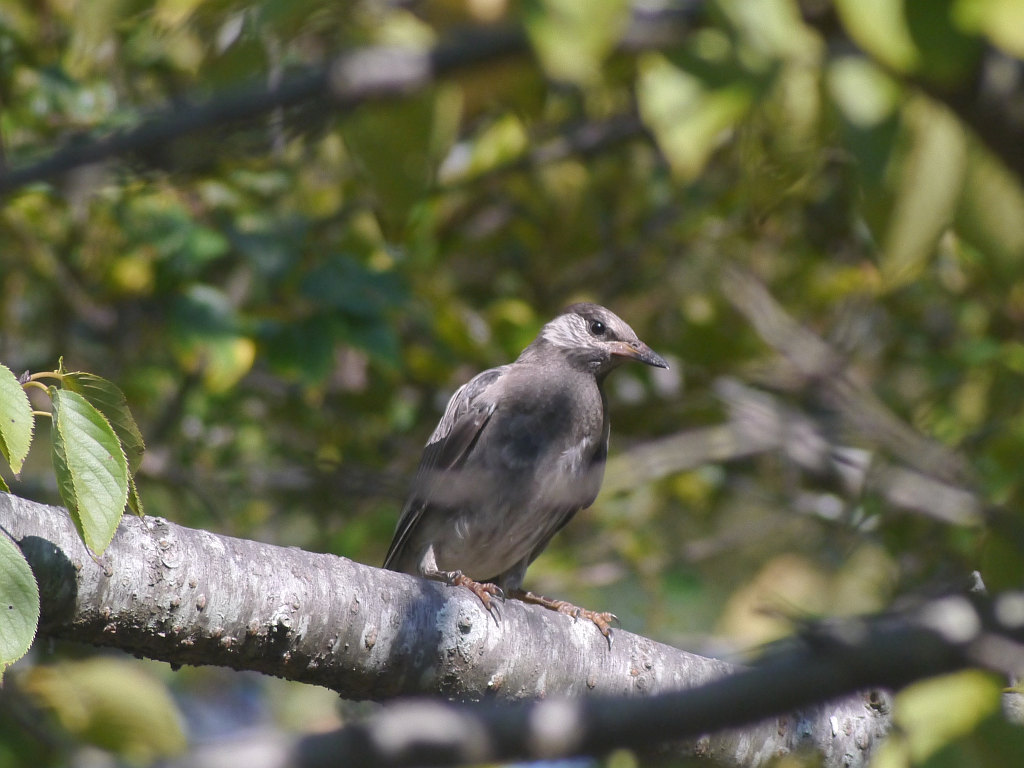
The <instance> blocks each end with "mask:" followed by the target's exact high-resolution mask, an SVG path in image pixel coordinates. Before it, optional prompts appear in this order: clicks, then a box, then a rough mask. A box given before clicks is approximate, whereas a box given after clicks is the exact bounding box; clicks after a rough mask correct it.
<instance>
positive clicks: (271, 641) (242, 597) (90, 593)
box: [0, 494, 888, 766]
mask: <svg viewBox="0 0 1024 768" xmlns="http://www.w3.org/2000/svg"><path fill="white" fill-rule="evenodd" d="M0 526H2V527H3V529H4V530H6V531H7V532H8V533H9V534H10V535H11V536H13V538H14V539H15V540H16V541H18V542H19V544H20V545H21V548H22V551H23V552H24V553H25V555H26V557H27V558H28V560H29V562H30V564H31V565H32V568H33V571H34V572H35V574H36V578H37V580H38V582H39V586H40V595H41V600H42V607H43V618H42V622H41V630H40V631H41V633H42V634H43V635H48V636H53V637H61V638H66V639H69V640H75V641H78V642H84V643H91V644H94V645H100V646H107V647H114V648H119V649H121V650H123V651H126V652H129V653H133V654H136V655H141V656H145V657H148V658H152V659H158V660H163V661H168V662H171V663H172V664H215V665H219V666H226V667H230V668H233V669H247V670H256V671H260V672H264V673H267V674H271V675H276V676H279V677H284V678H287V679H290V680H298V681H302V682H306V683H313V684H316V685H322V686H326V687H329V688H332V689H334V690H336V691H338V692H339V693H340V694H342V695H343V696H345V697H347V698H355V699H377V700H380V699H389V698H393V697H396V696H400V695H412V694H422V693H427V692H429V693H441V694H443V695H445V696H447V697H449V698H453V699H459V700H464V701H469V700H480V699H488V700H492V701H494V700H498V699H504V700H511V701H522V700H532V699H545V698H551V697H555V696H570V697H584V698H595V699H596V698H601V697H626V698H638V697H640V698H642V697H647V696H650V695H652V694H658V693H665V692H669V691H679V690H681V689H685V688H692V687H695V686H700V685H704V684H706V683H708V682H710V681H713V680H717V679H720V678H723V677H727V676H729V675H730V674H731V673H734V672H735V671H736V668H735V667H733V666H731V665H729V664H726V663H725V662H722V661H718V660H715V659H708V658H704V657H701V656H697V655H694V654H691V653H687V652H685V651H680V650H678V649H675V648H671V647H669V646H666V645H662V644H660V643H657V642H654V641H652V640H649V639H647V638H644V637H639V636H637V635H633V634H631V633H629V632H624V631H617V632H616V633H615V642H614V645H613V646H612V648H609V647H608V645H607V643H606V642H605V640H604V638H603V637H602V636H601V634H600V633H599V632H597V631H596V629H595V628H594V627H593V626H592V625H591V624H590V623H589V622H584V621H574V620H572V619H571V618H569V617H567V616H564V615H561V614H556V613H553V612H551V611H548V610H545V609H543V608H540V607H537V606H526V605H523V604H521V603H518V602H516V601H508V602H506V603H505V604H504V605H503V606H502V608H501V611H502V614H501V620H500V623H498V622H495V621H494V620H493V619H492V618H490V617H489V616H488V615H487V613H486V612H485V611H484V609H483V608H482V606H481V605H480V602H479V600H477V598H476V597H475V596H473V595H472V594H470V593H469V592H468V591H467V590H461V589H452V588H449V587H446V586H444V585H441V584H437V583H433V582H427V581H424V580H422V579H416V578H413V577H411V576H405V575H402V574H396V573H391V572H389V571H383V570H380V569H377V568H371V567H369V566H366V565H361V564H359V563H354V562H352V561H351V560H347V559H345V558H340V557H334V556H332V555H325V554H315V553H311V552H304V551H302V550H299V549H296V548H285V547H277V546H272V545H268V544H261V543H259V542H254V541H247V540H243V539H235V538H231V537H227V536H218V535H216V534H213V533H210V532H207V531H200V530H193V529H190V528H185V527H183V526H178V525H174V524H173V523H169V522H167V521H166V520H163V519H161V518H137V517H126V518H125V519H124V520H123V522H122V524H121V527H120V528H119V530H118V532H117V535H116V536H115V537H114V541H113V542H112V543H111V545H110V547H109V548H108V550H107V551H106V553H104V555H103V556H102V557H101V558H99V559H93V558H92V557H91V556H90V555H89V554H88V552H87V551H86V550H85V547H84V546H83V544H82V542H81V540H80V539H79V537H78V534H77V532H76V531H75V529H74V526H73V525H72V523H71V520H70V519H69V517H68V515H67V513H66V512H65V511H64V510H62V509H59V508H56V507H48V506H45V505H42V504H36V503H34V502H30V501H26V500H24V499H21V498H18V497H17V496H13V495H9V494H0ZM555 649H557V652H555ZM786 674H789V672H787V673H786ZM729 679H732V678H729ZM730 690H732V691H733V692H732V693H727V694H723V693H721V692H719V693H716V694H713V700H717V701H719V703H718V704H717V705H716V708H715V709H714V710H713V711H715V712H717V713H718V714H717V715H715V716H714V717H708V716H707V715H701V716H700V717H697V716H696V715H694V718H692V719H691V718H690V717H689V715H688V716H687V721H686V723H684V724H683V727H684V728H685V729H686V733H687V734H689V735H692V736H698V735H700V734H701V733H702V732H703V731H704V730H705V729H707V730H711V729H722V728H726V727H729V726H734V725H738V724H741V723H746V722H750V721H751V720H752V719H753V718H754V717H755V715H756V713H763V716H764V717H768V716H770V715H772V714H776V713H783V714H784V715H785V716H784V717H782V718H779V719H771V720H765V721H764V722H762V723H760V724H759V725H757V726H756V727H753V728H746V729H744V730H743V731H724V730H719V731H718V732H717V733H715V734H714V735H700V736H699V738H697V739H695V740H692V741H690V742H686V743H683V744H681V745H678V746H677V747H676V749H677V750H678V751H681V752H682V753H683V754H689V755H700V756H705V757H708V756H714V757H715V758H716V760H719V761H725V762H726V763H727V764H730V765H749V764H751V761H752V759H753V756H755V755H770V754H775V753H776V752H778V751H780V750H781V751H789V750H791V749H795V748H798V747H801V746H812V747H815V748H818V749H821V750H823V752H824V753H826V754H827V753H828V752H829V751H830V750H833V749H839V748H841V749H842V750H843V751H850V750H852V752H851V754H852V753H858V754H863V755H864V756H865V760H866V755H867V753H868V752H869V751H870V747H871V745H872V744H873V743H874V740H875V737H876V736H877V735H878V734H879V733H881V732H884V730H885V729H886V728H887V725H888V719H887V715H886V713H885V712H883V711H881V710H877V711H876V710H873V709H872V708H871V707H870V706H866V705H865V699H864V698H863V697H862V696H860V695H855V696H851V697H849V698H847V699H844V700H842V701H840V702H837V703H834V704H832V705H829V706H828V707H820V706H819V707H814V708H811V709H808V710H806V711H804V712H797V713H788V714H785V713H787V711H788V709H789V706H788V705H787V704H781V703H779V702H783V701H784V699H777V700H776V699H775V698H774V692H773V690H772V689H771V688H769V689H765V690H762V691H761V693H760V694H758V692H757V689H756V688H747V687H746V686H744V685H740V686H738V687H736V688H734V689H730ZM826 690H827V691H828V693H827V695H829V696H834V695H835V693H834V692H832V691H831V690H830V689H826ZM847 690H854V689H853V688H848V689H847ZM766 694H767V695H768V698H769V699H770V700H771V701H775V702H776V703H775V704H771V703H766V701H765V700H764V696H765V695H766ZM722 696H724V698H718V697H722ZM751 697H754V698H755V699H758V697H760V698H759V699H758V700H759V701H760V703H759V704H756V705H751V704H750V703H749V702H750V700H751ZM621 700H622V699H621V698H616V699H614V701H621ZM806 700H807V701H810V700H811V698H807V699H806ZM610 701H611V700H610ZM699 701H703V700H699ZM588 706H589V705H588ZM595 706H598V710H595V716H596V717H599V719H598V720H597V721H595V722H599V723H601V722H605V721H606V720H609V719H614V718H613V717H612V716H611V715H607V714H605V715H600V714H599V712H600V711H603V710H601V706H608V707H612V708H614V707H616V706H618V704H614V705H613V704H606V705H595ZM672 706H676V705H675V704H673V705H672ZM680 706H683V705H682V704H680ZM704 706H710V703H709V702H707V701H705V702H704V703H701V704H699V707H698V709H699V708H700V707H704ZM675 711H676V712H677V713H679V712H684V713H689V712H690V709H688V708H685V707H684V708H683V709H677V710H675ZM695 711H696V710H695ZM709 711H711V710H709ZM587 712H588V713H589V712H590V710H589V709H588V710H587ZM486 716H487V717H490V715H486ZM587 716H588V717H589V716H590V715H589V714H588V715H587ZM494 717H498V715H494ZM676 718H677V719H678V714H677V715H676ZM719 718H721V719H719ZM511 722H513V723H515V722H517V721H515V720H514V719H513V721H511ZM698 723H699V724H700V726H699V727H697V725H696V724H698ZM834 723H840V724H841V727H840V733H839V734H834V733H833V731H835V727H834ZM509 727H516V726H514V725H513V726H509ZM589 727H590V726H588V728H589ZM600 730H603V726H602V727H600V728H599V729H598V731H600ZM681 733H682V732H678V733H676V732H673V731H672V730H670V731H666V732H665V733H664V734H661V737H663V738H674V737H678V736H679V735H680V734H681ZM588 738H589V737H588ZM616 738H619V737H616ZM607 743H609V744H610V743H611V742H607ZM624 743H625V742H624ZM630 743H632V742H630ZM858 745H859V746H858ZM565 748H566V749H569V748H573V749H578V748H579V744H578V743H575V742H574V743H571V744H570V743H566V745H565ZM604 748H605V746H601V745H598V746H597V747H588V748H587V749H586V750H584V751H593V749H604ZM545 749H547V747H545ZM758 760H760V758H758ZM758 760H755V761H754V764H757V763H758ZM829 765H833V763H829ZM834 765H836V766H838V765H840V763H834Z"/></svg>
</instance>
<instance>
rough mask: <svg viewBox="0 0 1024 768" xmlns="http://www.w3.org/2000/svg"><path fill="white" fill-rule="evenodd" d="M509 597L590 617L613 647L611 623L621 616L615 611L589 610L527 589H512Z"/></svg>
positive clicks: (581, 617) (570, 614)
mask: <svg viewBox="0 0 1024 768" xmlns="http://www.w3.org/2000/svg"><path fill="white" fill-rule="evenodd" d="M509 597H514V598H515V599H516V600H521V601H522V602H524V603H532V604H533V605H542V606H544V607H545V608H547V609H549V610H552V611H557V612H558V613H564V614H566V615H567V616H572V617H573V618H574V619H590V620H591V621H592V622H594V624H596V625H597V628H598V629H599V630H601V634H602V635H604V636H605V637H606V638H607V639H608V646H609V647H611V644H612V628H611V625H612V624H613V623H614V624H618V623H619V617H618V616H616V615H615V614H614V613H608V612H607V611H601V612H598V611H588V610H587V609H585V608H580V607H579V606H578V605H573V604H572V603H570V602H569V601H568V600H552V599H551V598H550V597H544V596H543V595H535V594H533V592H530V591H528V590H525V589H517V590H514V591H511V592H509Z"/></svg>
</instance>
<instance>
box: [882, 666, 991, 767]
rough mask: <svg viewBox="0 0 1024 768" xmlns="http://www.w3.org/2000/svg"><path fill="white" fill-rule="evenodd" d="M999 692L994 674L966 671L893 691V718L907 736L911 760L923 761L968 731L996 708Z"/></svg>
mask: <svg viewBox="0 0 1024 768" xmlns="http://www.w3.org/2000/svg"><path fill="white" fill-rule="evenodd" d="M1001 691H1002V684H1001V683H1000V681H999V680H998V679H997V678H996V677H995V676H994V675H991V674H989V673H987V672H981V671H979V670H967V671H964V672H957V673H954V674H951V675H945V676H943V677H937V678H933V679H930V680H924V681H922V682H919V683H914V684H913V685H911V686H909V687H907V688H905V689H904V690H903V691H901V692H900V693H899V694H897V696H896V700H895V702H894V707H893V720H894V721H895V722H896V723H898V724H899V727H900V728H901V729H902V731H903V733H904V734H905V736H906V738H907V742H908V745H909V748H910V754H911V757H912V759H913V760H915V761H918V762H919V761H923V760H925V759H927V758H928V757H929V756H930V755H932V754H934V753H935V752H936V751H938V750H939V749H940V748H942V747H943V746H945V745H946V744H947V743H949V742H950V741H952V740H953V739H956V738H959V737H961V736H965V735H966V734H968V733H970V732H971V731H972V730H973V729H974V728H975V727H976V726H977V725H978V724H979V723H980V722H981V721H983V720H984V719H986V718H987V717H989V716H990V715H992V714H993V713H995V712H997V711H998V710H999V699H1000V694H1001ZM950 702H956V706H950Z"/></svg>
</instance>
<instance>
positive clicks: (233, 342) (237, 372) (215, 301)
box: [169, 285, 256, 392]
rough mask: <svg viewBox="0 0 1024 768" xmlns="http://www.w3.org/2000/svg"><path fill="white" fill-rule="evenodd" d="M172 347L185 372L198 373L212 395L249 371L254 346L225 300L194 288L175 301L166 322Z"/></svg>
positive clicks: (205, 288) (214, 292)
mask: <svg viewBox="0 0 1024 768" xmlns="http://www.w3.org/2000/svg"><path fill="white" fill-rule="evenodd" d="M169 330H170V333H171V347H172V349H173V350H174V352H175V354H176V356H177V357H178V360H179V361H180V363H181V365H182V366H183V367H184V368H185V369H186V370H188V371H201V372H202V374H203V383H204V384H205V385H206V387H207V388H208V389H209V390H210V391H212V392H223V391H225V390H228V389H230V388H231V387H233V386H234V385H235V384H236V383H238V380H239V379H241V378H242V377H243V376H244V375H245V374H247V373H248V372H249V370H250V369H251V368H252V364H253V360H254V359H255V357H256V345H255V344H254V343H253V341H252V339H250V338H248V337H247V336H246V335H245V334H244V333H242V330H241V321H240V319H239V317H238V315H237V313H236V312H235V309H234V307H232V306H231V302H230V301H229V300H228V297H227V296H225V295H224V294H223V293H222V292H220V291H218V290H216V289H215V288H212V287H210V286H205V285H196V286H193V287H192V288H191V289H189V291H188V293H186V294H185V295H183V296H180V297H179V298H178V299H176V300H175V302H174V304H173V306H172V308H171V317H170V323H169Z"/></svg>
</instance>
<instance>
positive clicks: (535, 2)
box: [525, 0, 630, 84]
mask: <svg viewBox="0 0 1024 768" xmlns="http://www.w3.org/2000/svg"><path fill="white" fill-rule="evenodd" d="M629 7H630V4H629V2H627V0H590V1H589V2H586V3H580V2H576V0H531V2H528V3H527V4H526V9H525V21H526V29H527V32H529V35H530V40H531V41H532V42H533V46H534V48H535V49H536V51H537V54H538V56H539V58H540V60H541V63H542V64H543V66H544V69H545V70H546V71H547V73H548V75H549V76H550V77H551V78H553V79H555V80H565V81H568V82H573V83H580V84H586V83H592V82H594V81H595V80H596V79H597V78H598V75H599V73H600V68H601V63H602V61H603V60H604V58H605V56H607V55H608V54H609V53H611V51H612V48H613V47H614V45H615V43H616V42H617V41H618V39H619V36H620V34H621V32H622V30H623V29H624V28H625V25H626V23H627V22H628V20H629Z"/></svg>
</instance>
